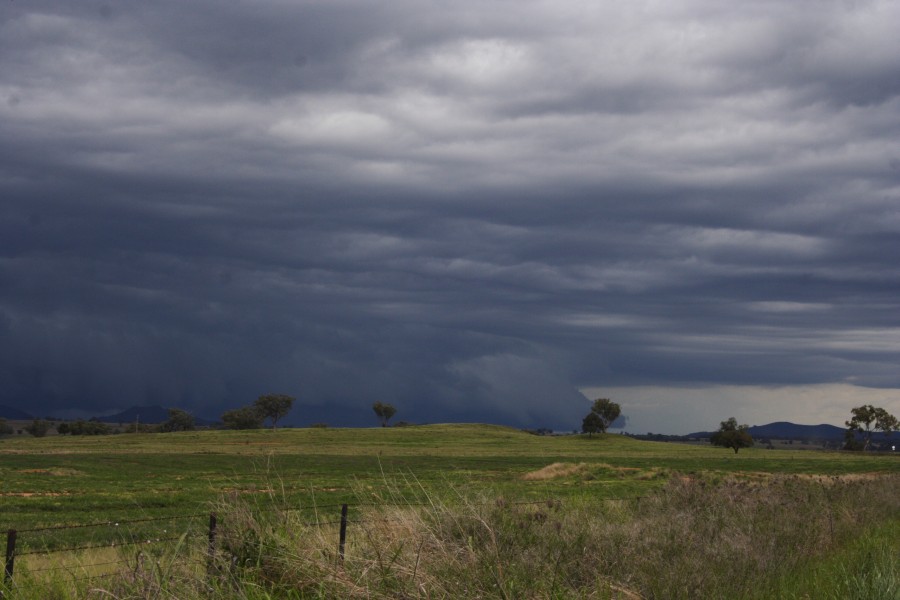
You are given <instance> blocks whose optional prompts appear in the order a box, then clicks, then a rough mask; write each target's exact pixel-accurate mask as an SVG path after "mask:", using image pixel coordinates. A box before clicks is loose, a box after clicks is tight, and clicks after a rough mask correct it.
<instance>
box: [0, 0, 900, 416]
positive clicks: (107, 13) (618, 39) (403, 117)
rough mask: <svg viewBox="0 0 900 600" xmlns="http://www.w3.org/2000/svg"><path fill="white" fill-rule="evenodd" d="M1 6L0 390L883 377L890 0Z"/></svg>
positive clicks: (897, 249) (353, 398) (428, 390)
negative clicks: (863, 0) (676, 3)
mask: <svg viewBox="0 0 900 600" xmlns="http://www.w3.org/2000/svg"><path fill="white" fill-rule="evenodd" d="M3 11H4V12H3V13H2V19H3V20H2V22H0V73H2V75H0V128H2V136H0V194H2V196H3V198H4V201H3V204H2V209H0V210H2V212H0V215H2V221H0V236H2V238H0V239H2V242H0V283H2V290H3V291H2V294H0V317H2V318H0V333H2V334H3V339H4V341H3V343H2V345H0V354H2V365H3V366H2V367H0V389H2V390H4V391H3V392H2V393H3V396H0V403H3V404H16V405H22V406H26V405H28V404H30V403H32V402H40V403H43V405H45V406H46V407H47V410H48V411H52V410H63V409H65V408H73V407H89V406H92V407H98V408H101V409H102V408H115V407H121V406H125V405H127V404H130V403H135V402H144V401H158V402H161V403H164V404H183V405H188V406H190V407H192V408H195V409H196V410H198V411H201V412H203V411H206V412H207V413H210V414H213V415H215V414H218V411H219V410H220V409H221V407H223V406H233V405H236V404H240V403H243V402H246V401H247V399H249V398H252V397H255V395H257V394H259V393H263V392H265V391H268V390H269V389H277V390H283V391H287V392H289V393H295V394H297V395H298V396H300V397H301V398H303V400H304V402H305V403H307V404H308V405H309V409H308V411H309V412H308V414H309V415H315V416H321V417H322V418H323V419H331V420H335V421H336V420H340V419H344V420H345V421H346V422H356V421H354V419H363V420H364V419H366V418H368V415H364V414H361V413H362V411H360V409H359V407H360V406H362V407H363V408H365V407H366V406H367V405H368V403H370V402H371V401H372V400H374V399H381V400H384V401H394V402H395V403H396V404H398V406H400V407H401V408H402V410H403V416H404V418H409V419H416V420H437V419H445V418H446V419H450V418H454V419H473V420H476V419H485V420H499V421H502V422H509V423H514V424H531V425H534V424H544V423H551V424H555V425H561V426H564V425H566V424H574V422H575V420H576V419H577V418H578V417H579V415H580V414H581V413H582V412H583V410H584V405H585V404H584V400H583V398H582V397H581V396H580V394H579V393H578V392H577V391H576V388H577V387H602V386H603V385H620V386H621V385H637V384H644V385H647V384H654V385H664V384H666V383H679V384H684V383H723V384H763V385H766V384H811V383H827V382H841V381H849V382H853V383H855V384H858V385H870V386H883V387H900V375H898V371H897V368H896V367H897V363H898V358H900V317H898V316H897V315H900V311H898V304H900V301H898V297H900V295H898V292H900V267H897V266H896V264H895V263H896V260H895V258H894V257H895V256H898V255H900V142H898V140H900V41H898V39H897V36H896V35H895V33H894V31H893V28H892V26H891V24H892V23H897V22H900V8H898V6H897V5H896V4H895V3H891V2H870V3H856V4H849V3H838V2H833V3H818V2H817V3H814V4H807V3H803V2H800V3H789V2H771V3H754V4H752V5H746V6H739V7H738V6H730V5H727V6H726V5H722V4H721V3H715V2H695V3H686V4H683V5H681V6H680V7H678V8H675V7H671V6H668V5H666V4H657V3H652V2H635V3H627V4H625V5H616V4H613V3H609V4H606V3H602V4H599V5H596V4H589V5H587V6H585V5H582V4H579V3H559V2H554V3H540V2H534V3H527V4H523V3H518V2H517V3H504V2H497V3H493V2H492V3H484V2H477V3H453V4H452V5H446V6H445V5H434V6H431V5H429V6H428V7H427V9H426V8H424V7H423V5H422V4H421V3H418V2H410V3H404V2H392V3H387V4H385V3H382V4H377V5H372V4H371V3H353V2H329V3H295V2H289V3H281V2H274V1H273V2H263V3H259V2H253V3H249V2H248V3H228V4H227V5H222V4H221V3H202V2H192V3H179V2H156V3H152V4H149V3H143V4H134V5H124V4H118V3H108V4H100V3H98V4H96V5H78V6H77V7H76V6H75V5H72V4H71V3H53V2H46V3H41V2H33V3H27V4H26V3H10V4H9V5H8V6H6V7H4V8H3ZM351 414H352V415H354V416H352V417H351V416H348V415H351ZM656 429H659V427H657V428H656Z"/></svg>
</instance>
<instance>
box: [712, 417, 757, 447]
mask: <svg viewBox="0 0 900 600" xmlns="http://www.w3.org/2000/svg"><path fill="white" fill-rule="evenodd" d="M748 429H749V427H747V426H746V425H738V422H737V419H735V418H734V417H731V418H729V419H728V420H727V421H722V423H721V424H720V425H719V430H718V431H717V432H715V433H714V434H712V435H711V436H710V438H709V441H710V443H711V444H712V445H713V446H722V447H723V448H731V449H733V450H734V453H735V454H737V453H738V450H740V449H741V448H749V447H751V446H752V445H753V437H752V436H751V435H750V432H749V431H747V430H748Z"/></svg>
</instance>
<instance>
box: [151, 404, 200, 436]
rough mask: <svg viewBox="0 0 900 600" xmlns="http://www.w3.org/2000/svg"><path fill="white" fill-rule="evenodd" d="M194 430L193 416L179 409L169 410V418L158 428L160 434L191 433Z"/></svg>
mask: <svg viewBox="0 0 900 600" xmlns="http://www.w3.org/2000/svg"><path fill="white" fill-rule="evenodd" d="M194 428H195V424H194V415H192V414H191V413H189V412H187V411H185V410H181V409H180V408H170V409H169V418H168V419H167V420H166V421H163V422H162V423H160V426H159V430H160V431H162V432H170V431H193V430H194Z"/></svg>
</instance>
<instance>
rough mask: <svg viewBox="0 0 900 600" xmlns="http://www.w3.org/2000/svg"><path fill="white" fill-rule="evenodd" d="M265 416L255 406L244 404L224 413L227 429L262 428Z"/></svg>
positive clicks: (223, 421) (223, 418) (223, 419)
mask: <svg viewBox="0 0 900 600" xmlns="http://www.w3.org/2000/svg"><path fill="white" fill-rule="evenodd" d="M264 420H265V416H263V415H262V414H261V413H260V412H259V409H258V408H256V407H255V406H242V407H241V408H236V409H234V410H228V411H225V412H224V413H223V414H222V423H224V424H225V428H226V429H262V426H263V421H264Z"/></svg>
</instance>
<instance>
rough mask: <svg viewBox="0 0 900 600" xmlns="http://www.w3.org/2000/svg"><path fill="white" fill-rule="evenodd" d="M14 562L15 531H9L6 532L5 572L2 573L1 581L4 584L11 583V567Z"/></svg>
mask: <svg viewBox="0 0 900 600" xmlns="http://www.w3.org/2000/svg"><path fill="white" fill-rule="evenodd" d="M15 562H16V530H15V529H10V530H9V531H7V532H6V570H5V571H4V575H3V580H4V581H5V582H6V583H9V582H10V581H12V576H13V567H14V566H15Z"/></svg>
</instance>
